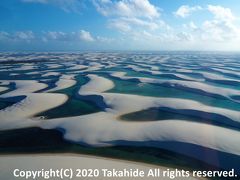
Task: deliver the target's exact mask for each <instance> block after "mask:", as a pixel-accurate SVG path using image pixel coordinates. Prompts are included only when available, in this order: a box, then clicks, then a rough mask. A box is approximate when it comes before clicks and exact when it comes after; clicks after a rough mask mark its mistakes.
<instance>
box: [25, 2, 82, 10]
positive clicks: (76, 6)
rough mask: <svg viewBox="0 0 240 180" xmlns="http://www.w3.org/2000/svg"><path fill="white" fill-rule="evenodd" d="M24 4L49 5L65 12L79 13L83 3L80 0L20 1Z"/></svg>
mask: <svg viewBox="0 0 240 180" xmlns="http://www.w3.org/2000/svg"><path fill="white" fill-rule="evenodd" d="M22 2H24V3H41V4H50V5H53V6H56V7H59V8H61V9H62V10H64V11H65V12H76V13H78V12H80V10H81V8H82V6H83V1H82V0H22Z"/></svg>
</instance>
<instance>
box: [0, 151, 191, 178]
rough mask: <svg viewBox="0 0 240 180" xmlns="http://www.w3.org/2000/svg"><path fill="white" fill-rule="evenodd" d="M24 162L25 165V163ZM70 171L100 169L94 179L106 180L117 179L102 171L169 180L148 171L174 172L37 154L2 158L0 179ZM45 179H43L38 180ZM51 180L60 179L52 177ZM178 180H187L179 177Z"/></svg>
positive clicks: (119, 162) (74, 156)
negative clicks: (18, 172) (20, 173)
mask: <svg viewBox="0 0 240 180" xmlns="http://www.w3.org/2000/svg"><path fill="white" fill-rule="evenodd" d="M23 162H24V163H23ZM61 168H63V169H70V168H72V169H73V170H74V171H75V172H74V174H75V175H76V170H77V169H98V170H99V172H100V173H99V176H98V177H96V178H92V179H97V180H105V179H116V178H107V177H104V175H103V173H102V169H108V170H112V169H113V168H114V169H116V170H124V169H127V170H130V169H132V170H136V169H138V170H141V171H144V174H145V176H144V178H141V177H134V179H157V178H161V179H169V177H161V176H160V177H157V178H156V177H155V178H153V177H147V174H148V171H149V170H150V169H152V170H154V169H159V170H160V171H166V170H167V169H170V170H173V169H171V168H167V167H162V166H150V165H148V164H144V163H135V162H131V161H125V160H116V159H110V158H102V157H95V156H86V155H81V154H55V155H53V154H47V155H46V154H36V155H13V156H10V155H8V156H6V155H5V156H0V179H14V177H13V172H12V171H13V170H14V169H21V170H24V169H25V170H32V171H34V170H42V169H44V170H49V169H54V170H56V169H61ZM38 179H43V178H38ZM51 179H53V180H54V179H56V180H57V179H60V178H59V177H55V178H54V177H52V178H51ZM73 179H74V180H77V179H82V178H80V177H73ZM117 179H133V178H130V177H122V178H119V177H118V178H117ZM177 179H180V180H181V179H186V178H181V177H178V178H177ZM188 179H195V178H193V177H188Z"/></svg>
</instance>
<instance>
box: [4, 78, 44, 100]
mask: <svg viewBox="0 0 240 180" xmlns="http://www.w3.org/2000/svg"><path fill="white" fill-rule="evenodd" d="M1 82H3V83H10V82H13V83H15V84H16V89H15V90H13V91H10V92H8V93H5V94H2V95H0V97H1V98H7V97H14V96H21V95H26V94H27V93H32V92H35V91H39V90H42V89H44V88H46V87H47V85H46V84H44V83H39V82H38V81H35V80H6V81H4V80H1Z"/></svg>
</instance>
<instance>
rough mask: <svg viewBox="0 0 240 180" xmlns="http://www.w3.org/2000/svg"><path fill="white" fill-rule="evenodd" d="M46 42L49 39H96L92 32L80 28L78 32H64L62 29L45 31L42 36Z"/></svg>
mask: <svg viewBox="0 0 240 180" xmlns="http://www.w3.org/2000/svg"><path fill="white" fill-rule="evenodd" d="M41 39H42V40H43V41H44V42H48V41H63V42H77V41H85V42H93V41H94V40H95V39H94V37H93V36H92V35H91V33H90V32H88V31H85V30H80V31H78V32H68V33H67V32H62V31H48V32H43V36H42V38H41Z"/></svg>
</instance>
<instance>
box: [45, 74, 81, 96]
mask: <svg viewBox="0 0 240 180" xmlns="http://www.w3.org/2000/svg"><path fill="white" fill-rule="evenodd" d="M76 83H77V82H76V80H74V76H73V75H62V76H61V77H60V78H59V80H58V81H57V82H56V83H55V85H56V87H55V88H52V89H49V90H47V91H46V92H54V91H59V90H62V89H66V88H69V87H72V86H74V85H75V84H76Z"/></svg>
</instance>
